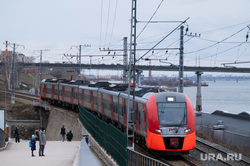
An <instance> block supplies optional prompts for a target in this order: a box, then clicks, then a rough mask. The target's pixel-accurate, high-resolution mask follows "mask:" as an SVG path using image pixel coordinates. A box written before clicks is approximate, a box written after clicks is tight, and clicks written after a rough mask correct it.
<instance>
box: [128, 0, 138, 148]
mask: <svg viewBox="0 0 250 166" xmlns="http://www.w3.org/2000/svg"><path fill="white" fill-rule="evenodd" d="M136 2H137V0H132V8H131V27H130V28H131V29H130V30H131V31H130V32H131V34H130V53H129V72H128V100H127V131H126V133H127V138H132V146H131V147H130V148H131V149H132V150H134V127H135V121H134V120H135V116H134V115H135V111H134V108H135V107H134V104H135V103H134V100H135V63H136ZM132 58H133V59H132ZM132 60H133V106H132V110H130V106H129V105H130V80H131V77H130V76H131V74H132V70H131V63H132ZM129 128H132V133H131V134H129ZM128 147H129V146H128Z"/></svg>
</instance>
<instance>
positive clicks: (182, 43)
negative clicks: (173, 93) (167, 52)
mask: <svg viewBox="0 0 250 166" xmlns="http://www.w3.org/2000/svg"><path fill="white" fill-rule="evenodd" d="M183 29H184V26H181V27H180V57H179V83H178V92H179V93H183V71H184V66H183V62H184V58H183V52H184V46H183V45H184V42H183V40H184V39H183V38H184V33H183Z"/></svg>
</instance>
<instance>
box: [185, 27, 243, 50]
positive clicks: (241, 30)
mask: <svg viewBox="0 0 250 166" xmlns="http://www.w3.org/2000/svg"><path fill="white" fill-rule="evenodd" d="M246 28H247V27H244V28H242V29H240V30H239V31H237V32H236V33H234V34H232V35H230V36H228V37H226V38H224V39H223V40H221V41H218V42H216V43H214V44H212V45H210V46H207V47H204V48H201V49H198V50H195V51H190V52H186V53H185V54H192V53H196V52H200V51H203V50H206V49H208V48H211V47H213V46H216V45H217V44H220V43H222V42H224V41H226V40H228V39H229V38H231V37H233V36H235V35H236V34H238V33H240V32H242V31H243V30H244V29H246Z"/></svg>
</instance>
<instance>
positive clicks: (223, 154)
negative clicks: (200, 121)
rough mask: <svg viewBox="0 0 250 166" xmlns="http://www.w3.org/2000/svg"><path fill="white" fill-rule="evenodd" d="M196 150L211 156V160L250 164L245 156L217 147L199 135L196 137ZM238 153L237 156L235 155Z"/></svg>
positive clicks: (233, 163)
mask: <svg viewBox="0 0 250 166" xmlns="http://www.w3.org/2000/svg"><path fill="white" fill-rule="evenodd" d="M196 144H197V145H196V148H195V149H196V150H198V151H199V152H200V153H202V154H204V155H207V156H208V157H211V161H209V159H208V161H209V162H213V161H219V162H221V163H223V164H225V165H231V166H233V165H250V162H249V161H247V160H246V159H244V158H245V157H243V156H241V157H239V155H236V154H237V153H235V152H233V151H225V150H222V149H220V148H219V147H216V146H215V145H214V144H210V143H207V142H205V140H203V139H201V138H199V137H197V139H196ZM235 155H236V156H235Z"/></svg>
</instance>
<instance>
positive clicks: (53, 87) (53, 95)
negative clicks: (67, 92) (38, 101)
mask: <svg viewBox="0 0 250 166" xmlns="http://www.w3.org/2000/svg"><path fill="white" fill-rule="evenodd" d="M51 91H52V92H51V99H54V97H55V85H52V89H51Z"/></svg>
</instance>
